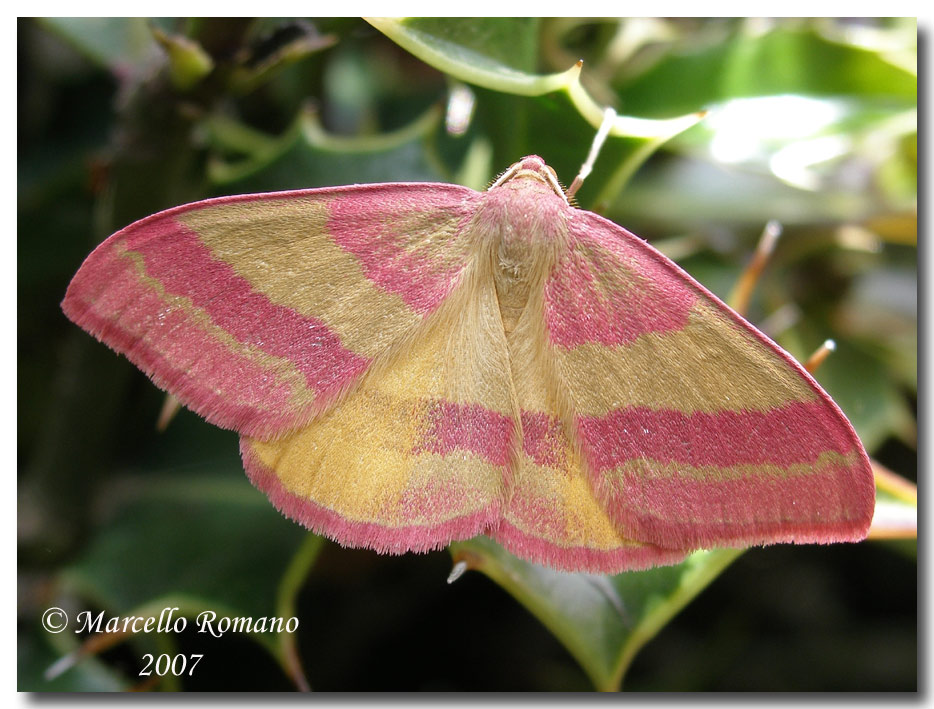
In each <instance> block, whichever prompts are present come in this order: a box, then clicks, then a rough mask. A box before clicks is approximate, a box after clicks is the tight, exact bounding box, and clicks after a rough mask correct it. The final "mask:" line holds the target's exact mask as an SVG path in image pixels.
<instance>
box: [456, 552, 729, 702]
mask: <svg viewBox="0 0 934 709" xmlns="http://www.w3.org/2000/svg"><path fill="white" fill-rule="evenodd" d="M450 550H451V555H452V556H453V557H454V561H455V562H458V561H465V562H466V563H467V565H468V567H469V568H471V569H476V570H478V571H482V572H483V573H484V574H486V575H487V576H489V577H490V578H491V579H492V580H493V581H495V582H496V583H497V584H499V585H500V586H502V587H503V588H505V589H506V590H507V591H508V592H509V593H510V594H512V595H513V596H514V597H515V598H516V600H518V601H519V602H520V603H522V605H524V606H525V607H526V608H528V610H529V611H531V612H532V613H533V614H534V615H535V616H536V617H537V618H538V619H539V620H540V621H541V622H542V623H543V624H544V625H545V626H546V627H547V628H548V629H549V630H550V631H551V632H552V633H554V635H555V637H557V638H558V639H559V640H560V641H561V642H562V643H563V644H564V646H565V647H566V648H567V649H568V651H569V652H570V653H571V654H572V655H573V656H574V658H575V659H576V660H577V661H578V662H579V663H580V665H581V667H582V668H583V669H584V671H585V672H586V673H587V675H588V676H589V677H590V679H591V681H592V682H593V684H594V686H595V687H596V688H597V689H599V690H602V691H613V690H616V689H619V688H620V684H621V682H622V680H623V676H624V674H625V672H626V669H627V668H628V667H629V664H630V662H631V661H632V659H633V657H635V654H636V652H637V651H638V650H639V649H640V648H641V647H642V646H643V645H644V644H645V643H646V642H648V641H649V640H650V639H651V638H652V637H654V635H655V634H656V633H657V632H658V631H659V630H660V629H661V628H662V627H663V626H664V625H665V623H667V622H668V621H669V620H671V618H672V617H673V616H674V615H675V614H676V613H677V612H678V611H680V610H681V609H682V608H683V607H684V606H685V605H687V603H688V602H689V601H690V600H691V599H692V598H694V597H695V596H696V595H697V594H698V593H700V592H701V591H702V590H703V589H704V588H705V587H706V586H707V585H708V584H709V583H710V582H711V581H712V580H713V579H714V578H716V577H717V575H719V574H720V572H722V571H723V570H724V569H725V568H726V567H727V566H728V565H729V564H730V563H731V562H732V561H733V560H734V559H736V557H738V556H739V555H740V554H741V553H742V550H740V549H718V550H715V551H709V552H707V551H705V552H696V553H694V554H692V555H691V556H690V557H688V559H687V560H686V561H684V562H682V563H681V564H678V565H676V566H662V567H658V568H654V569H649V570H647V571H632V572H629V573H624V574H619V575H617V576H598V575H594V574H570V573H564V572H560V571H554V570H552V569H549V568H546V567H544V566H539V565H538V564H533V563H530V562H527V561H523V560H521V559H518V558H517V557H515V556H513V555H512V554H510V553H509V552H507V551H506V550H505V549H503V548H502V547H501V546H499V545H498V544H497V543H496V542H494V541H492V540H491V539H489V538H487V537H476V538H474V539H470V540H468V541H465V542H457V543H455V544H452V545H451V547H450Z"/></svg>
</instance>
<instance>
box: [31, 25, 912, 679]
mask: <svg viewBox="0 0 934 709" xmlns="http://www.w3.org/2000/svg"><path fill="white" fill-rule="evenodd" d="M376 28H378V29H379V31H377V29H376ZM18 35H19V36H18V40H19V41H18V60H19V62H18V72H19V81H18V126H19V127H18V130H19V133H18V141H19V164H18V179H19V186H18V216H19V220H18V224H19V238H18V255H17V258H18V295H19V298H18V309H19V311H18V325H17V328H18V359H19V365H18V387H19V408H18V424H19V425H18V441H17V443H18V453H19V455H18V462H19V478H18V479H19V518H18V527H19V574H20V604H19V609H18V620H19V623H18V627H19V688H20V689H22V690H93V689H96V690H119V689H128V688H131V687H134V686H142V687H143V688H155V689H166V690H173V689H174V690H177V689H187V690H192V689H217V690H226V689H248V690H276V689H288V688H290V687H291V688H295V687H303V686H304V683H305V682H306V681H308V682H310V685H311V686H312V687H313V688H314V689H321V690H416V689H421V690H448V689H452V690H504V689H508V690H511V689H526V690H535V689H539V690H569V689H588V688H594V687H596V688H598V689H614V688H617V687H618V686H619V685H620V682H621V681H622V679H623V676H624V675H625V687H626V688H627V689H633V690H639V689H642V690H913V689H915V688H916V686H917V679H916V674H917V663H916V660H917V656H916V649H917V635H916V604H917V598H916V573H917V572H916V562H915V555H914V548H913V546H912V544H913V543H912V542H908V545H907V546H906V544H904V543H898V544H896V543H894V542H867V543H863V544H861V545H857V546H834V547H774V548H769V549H762V550H754V551H751V552H747V553H745V554H743V555H741V556H740V555H739V554H738V553H737V552H730V551H718V552H712V553H701V554H697V555H694V556H692V557H691V558H690V559H689V560H688V561H687V562H685V563H684V564H682V565H679V566H676V567H669V568H664V569H656V570H650V571H646V572H639V573H631V574H621V575H619V576H616V577H611V578H605V577H594V576H589V575H583V574H581V575H573V574H559V573H556V572H552V571H550V570H547V569H543V568H541V567H538V566H535V565H532V564H527V563H525V562H522V561H519V560H517V559H515V558H514V557H512V556H511V555H509V554H507V553H505V552H504V551H503V550H502V549H501V548H500V547H498V546H497V545H495V544H494V543H492V542H491V541H490V540H488V539H484V538H481V539H477V540H469V541H466V542H462V543H458V544H456V545H453V546H452V549H451V553H452V555H453V557H454V559H465V560H469V561H470V566H471V567H472V568H474V569H477V570H479V571H481V572H483V574H484V575H480V574H471V573H469V574H467V576H466V577H465V578H463V579H461V580H459V581H457V582H456V583H455V584H453V585H452V586H450V587H448V586H447V585H445V584H444V578H445V577H446V575H447V572H448V570H449V568H450V563H451V557H450V556H448V555H447V554H445V553H442V552H437V553H433V554H428V555H424V556H415V555H407V556H404V557H379V556H378V555H376V554H373V553H370V552H367V551H354V550H343V549H340V548H339V547H337V546H336V545H334V544H331V543H329V542H326V541H324V540H321V539H320V538H317V537H315V536H313V535H309V534H308V533H307V532H305V531H304V530H303V529H301V528H300V527H298V526H297V525H295V524H293V523H291V522H289V521H287V520H285V519H284V518H282V517H280V516H279V515H278V513H277V512H276V511H275V510H274V509H273V507H272V506H271V505H270V504H269V503H268V502H267V500H266V499H265V497H264V496H263V495H262V494H261V493H259V492H257V491H255V490H254V489H253V488H252V487H251V486H250V485H249V483H248V482H247V481H246V479H245V476H244V475H243V474H242V470H241V466H240V462H239V457H238V455H237V445H236V436H235V435H234V434H232V433H230V432H224V431H219V430H217V429H214V428H213V427H211V426H209V425H207V424H205V423H204V422H203V421H201V420H199V419H198V418H197V417H195V416H193V415H191V414H189V413H187V412H183V413H182V414H180V415H179V416H178V418H177V420H175V421H174V422H173V423H172V425H171V426H170V427H169V429H168V431H167V432H166V433H165V434H158V433H156V431H155V429H154V426H153V422H154V421H155V419H156V416H157V413H158V410H159V407H160V405H161V402H162V398H161V394H160V393H159V392H158V391H156V390H155V389H154V388H153V387H152V386H151V384H150V383H149V382H148V381H147V380H146V379H145V377H143V376H142V375H140V374H139V373H138V372H136V371H135V370H134V368H133V367H132V366H130V365H129V364H128V363H127V362H126V361H124V360H121V359H119V358H117V357H116V356H115V355H113V354H112V353H111V352H109V351H108V350H107V349H106V348H104V347H103V346H101V345H99V344H98V343H96V342H94V341H93V340H92V339H91V338H90V337H88V336H87V335H86V334H84V333H82V332H80V331H78V330H77V328H75V327H73V326H71V325H70V324H69V323H68V322H67V321H66V320H65V318H64V317H63V316H62V314H61V312H60V310H59V309H58V303H59V301H60V299H61V297H62V295H63V294H64V290H65V287H66V285H67V283H68V280H69V279H70V277H71V275H72V274H73V273H74V271H75V270H76V269H77V267H78V265H79V264H80V263H81V260H82V259H83V258H84V256H85V255H86V254H87V253H88V252H89V251H90V250H91V249H92V248H93V246H94V245H95V244H97V243H98V242H100V241H101V240H102V239H103V238H105V237H106V236H108V235H109V234H110V233H111V232H113V231H115V230H117V229H119V228H120V227H123V226H125V225H126V224H128V223H130V222H131V221H133V220H135V219H138V218H140V217H143V216H146V215H147V214H149V213H152V212H155V211H157V210H159V209H162V208H167V207H171V206H174V205H176V204H180V203H183V202H187V201H192V200H195V199H198V198H203V197H207V196H212V195H219V194H232V193H239V192H249V191H261V190H276V189H290V188H301V187H314V186H325V185H337V184H347V183H355V182H395V181H407V180H427V181H451V182H460V183H462V184H466V185H469V186H471V187H474V188H476V189H482V188H483V186H484V185H485V184H488V182H489V181H490V180H491V179H493V178H494V177H495V176H496V174H497V172H498V171H501V170H503V169H505V168H506V167H507V166H508V165H510V164H511V163H512V162H514V161H515V160H517V159H518V158H520V157H522V156H523V155H525V154H532V153H534V154H539V155H541V156H542V157H544V158H545V160H546V161H547V162H548V163H549V164H550V165H552V167H554V168H555V169H556V171H557V173H558V175H559V177H560V178H561V179H562V180H563V181H564V182H565V183H566V184H567V183H570V181H571V179H572V178H573V177H574V175H575V174H576V172H577V169H578V168H579V166H580V164H581V163H582V162H583V160H584V157H585V156H586V154H587V150H588V148H589V145H590V142H591V140H592V138H593V135H594V133H595V131H596V129H597V127H598V125H599V122H600V113H601V107H603V106H607V105H608V106H612V107H613V108H615V109H616V110H617V112H618V113H619V114H621V116H622V117H621V118H620V119H618V121H617V123H615V124H614V127H613V130H612V131H611V135H610V138H609V139H608V142H607V144H606V146H605V148H604V150H603V152H602V153H601V155H600V157H599V158H598V160H597V162H596V165H595V168H594V172H593V174H592V175H591V176H590V177H589V178H588V180H587V182H586V183H585V185H584V187H583V188H582V189H581V191H580V193H579V194H578V199H579V202H580V205H581V206H582V207H584V208H590V209H598V210H600V211H602V212H603V213H605V214H606V215H607V216H609V217H610V218H612V219H614V220H616V221H617V222H619V223H621V224H624V225H626V226H627V227H628V228H630V229H632V230H634V231H635V232H636V233H639V234H640V235H641V236H643V237H644V238H647V239H649V240H651V241H652V242H653V243H654V244H655V245H656V246H658V247H659V248H661V249H662V250H663V251H665V252H667V253H668V254H669V255H671V256H672V257H673V258H675V259H676V260H677V261H678V262H679V263H680V264H681V265H682V266H684V267H685V268H686V269H687V270H688V271H690V272H691V273H692V274H693V275H695V277H697V278H698V279H699V280H700V281H701V282H702V283H704V284H705V285H706V286H707V287H709V288H710V289H711V290H713V291H714V292H715V293H717V294H718V295H720V296H722V297H726V295H727V294H728V293H729V291H730V289H731V288H732V286H733V284H734V283H735V281H736V278H737V276H738V274H739V272H740V270H741V269H742V266H743V264H744V263H745V261H746V260H747V258H748V256H749V254H750V253H751V251H752V249H753V248H754V245H755V240H756V238H757V236H758V233H759V232H760V231H761V229H762V227H763V226H764V224H765V223H766V222H767V221H768V220H770V219H779V220H780V221H782V222H783V224H784V226H785V234H784V236H783V238H782V240H781V242H780V244H779V247H778V250H777V252H776V254H775V256H774V258H773V259H772V262H771V263H770V265H769V267H768V269H767V271H766V273H765V276H764V277H763V278H762V280H761V282H760V284H759V287H758V289H757V291H756V294H755V298H754V300H753V303H752V306H751V311H750V314H749V315H750V318H751V319H752V320H753V321H754V322H757V323H759V324H760V325H761V326H762V327H763V329H765V330H766V331H767V332H768V333H769V334H770V335H772V336H773V337H774V338H776V339H777V340H778V342H780V343H781V344H782V345H783V346H784V347H785V348H786V349H788V350H789V351H790V352H791V353H792V354H793V355H794V356H796V357H798V358H799V359H804V358H806V357H807V356H808V355H809V354H810V352H811V351H813V350H814V349H815V348H816V347H817V346H818V345H819V344H820V343H821V342H822V341H823V340H824V339H826V338H828V337H832V338H834V339H835V340H836V342H837V344H838V351H837V353H836V354H834V355H833V356H832V357H831V358H830V359H829V360H828V362H827V363H826V364H825V365H824V366H823V368H822V369H821V370H820V372H819V373H818V379H819V380H820V381H821V383H822V384H823V385H824V386H825V388H827V389H828V391H829V392H830V393H831V394H832V395H833V396H834V398H835V399H836V400H837V402H838V403H839V404H840V406H841V407H842V408H843V410H844V411H845V412H846V414H847V415H848V416H849V417H850V419H851V420H852V422H853V424H854V426H855V427H856V429H857V431H858V433H859V434H860V436H861V438H862V439H863V441H864V443H865V445H866V447H867V449H868V450H869V451H870V454H871V455H873V456H874V457H876V458H878V459H879V460H880V461H881V462H882V463H884V464H885V465H887V466H888V467H890V468H891V469H893V470H895V471H896V472H898V473H900V474H902V475H903V476H905V477H907V478H909V479H912V480H913V479H916V476H917V454H916V399H917V324H916V323H917V268H916V246H917V243H916V241H917V236H916V234H917V217H916V189H917V118H916V103H917V97H916V92H917V78H916V77H917V68H916V62H917V59H916V57H917V28H916V26H915V24H914V22H913V21H912V20H905V19H893V20H878V19H874V20H859V19H855V20H854V19H851V20H835V19H821V20H790V19H783V20H764V19H728V18H716V19H700V18H692V19H682V20H677V19H666V20H662V19H654V18H635V19H629V20H619V19H597V20H594V19H590V20H583V19H575V18H552V19H547V20H545V19H541V20H540V19H529V18H524V19H508V18H497V19H474V20H463V19H462V20H456V21H452V20H439V19H435V20H405V21H398V20H380V21H374V22H373V23H372V24H368V23H366V22H364V21H362V20H356V19H339V18H329V19H324V20H285V19H283V20H272V19H264V20H247V19H228V20H223V19H202V20H173V19H159V20H143V19H93V18H81V19H65V18H57V19H46V20H42V21H35V20H21V21H20V22H19V25H18ZM581 58H583V60H584V64H583V69H582V71H580V72H579V79H578V78H577V76H578V71H577V70H573V69H572V67H573V66H574V64H575V63H576V62H577V60H578V59H581ZM465 89H466V91H465ZM454 96H460V97H464V96H469V97H472V104H470V103H468V104H456V103H454V102H453V101H452V97H454ZM458 106H460V107H459V108H458ZM457 111H464V114H463V115H461V118H460V120H461V121H463V122H464V124H465V128H464V130H463V132H461V131H460V129H456V128H455V127H453V126H452V120H453V119H455V118H456V117H457V115H456V112H457ZM701 111H705V112H706V115H705V116H704V118H703V120H699V119H700V118H701V116H700V114H699V113H698V112H701ZM679 116H680V117H682V120H681V121H680V122H678V120H677V119H678V117H679ZM633 119H637V120H633ZM638 119H652V120H646V121H642V120H638ZM672 119H675V121H674V122H672ZM736 557H738V559H736ZM734 559H736V560H735V561H734ZM727 568H728V570H727V571H726V572H725V573H723V572H724V570H725V569H727ZM721 573H722V575H720V574H721ZM718 576H719V578H718ZM715 578H716V579H717V580H716V582H715V583H714V584H713V585H712V586H710V588H709V589H708V590H707V591H706V592H705V593H704V594H703V595H701V596H698V594H699V593H700V591H701V590H702V589H703V588H705V587H706V586H707V585H708V584H709V583H710V582H711V581H713V580H714V579H715ZM503 591H506V592H507V593H504V592H503ZM508 594H511V596H512V597H510V595H508ZM513 598H515V599H516V600H518V602H519V604H521V606H525V607H526V608H527V609H528V610H529V611H531V614H528V613H526V612H525V611H524V610H523V609H522V607H521V606H520V605H518V604H517V603H516V602H515V601H514V600H513ZM52 605H55V606H60V607H62V608H64V609H65V610H66V611H68V612H70V613H74V612H77V611H79V610H83V609H92V610H95V611H100V610H105V611H106V613H107V615H108V616H110V615H116V614H119V615H130V614H134V613H135V614H146V613H151V612H154V613H155V614H156V615H158V611H159V610H160V609H161V608H163V607H175V606H177V607H179V608H180V612H181V613H183V614H189V615H191V616H192V617H193V616H194V615H196V614H197V612H198V611H199V610H203V609H214V610H216V611H218V613H219V614H220V613H222V612H229V613H231V614H233V615H253V616H263V615H271V614H278V615H291V614H293V613H294V614H295V615H297V616H298V617H299V618H300V620H301V624H300V628H299V630H298V632H297V633H296V634H295V635H294V636H293V635H289V634H283V635H282V636H279V637H277V636H270V635H262V636H254V635H249V636H235V637H231V636H225V637H224V638H221V639H212V638H205V637H203V635H199V634H197V633H193V632H186V633H182V634H180V635H178V636H175V635H171V634H170V635H159V636H154V635H145V634H141V635H137V636H133V637H117V638H111V639H110V641H109V642H108V643H106V644H105V646H101V647H98V648H96V650H98V651H99V652H98V653H97V654H95V655H94V656H89V657H83V656H82V659H80V660H79V661H78V662H77V664H76V665H75V666H74V667H72V668H71V669H68V670H66V671H65V672H63V673H62V674H61V675H60V676H58V677H55V678H53V679H49V678H46V677H44V676H43V672H44V671H45V670H46V669H47V668H48V667H49V666H50V665H52V663H54V662H55V661H56V660H57V659H58V658H60V657H62V656H64V655H67V654H68V653H72V652H77V648H78V647H79V644H80V643H81V642H82V641H83V640H84V638H81V637H77V636H75V635H74V634H73V633H71V632H65V633H62V634H60V635H53V634H50V633H46V632H45V631H43V630H42V629H41V626H40V625H39V621H38V619H39V616H40V615H41V614H42V611H43V610H44V609H45V608H47V607H49V606H52ZM676 613H678V614H679V615H678V616H677V619H676V620H675V621H674V622H672V623H668V621H669V620H671V618H672V617H673V616H674V615H675V614H676ZM536 618H537V620H536ZM538 621H541V623H540V624H539V622H538ZM656 633H658V635H657V637H655V636H656ZM653 637H654V640H652V642H649V643H648V644H647V645H646V643H647V642H648V641H649V640H650V639H652V638H653ZM254 640H256V641H258V642H253V641H254ZM644 645H645V647H644V649H643V650H642V651H641V652H640V653H639V654H638V655H637V654H636V653H637V651H639V650H640V648H642V647H643V646H644ZM146 652H152V653H159V652H169V653H175V652H187V653H192V652H202V653H204V655H205V659H204V661H203V664H202V666H200V667H199V668H198V671H197V672H196V673H195V674H194V675H193V676H192V677H184V678H172V677H169V678H166V679H165V680H162V681H158V682H150V683H149V684H143V683H142V682H141V678H140V677H139V676H138V672H139V670H140V668H141V667H142V664H143V663H142V662H141V659H140V658H141V657H142V655H143V654H144V653H146ZM76 657H77V656H76Z"/></svg>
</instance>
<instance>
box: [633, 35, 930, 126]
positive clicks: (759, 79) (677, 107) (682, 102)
mask: <svg viewBox="0 0 934 709" xmlns="http://www.w3.org/2000/svg"><path fill="white" fill-rule="evenodd" d="M615 88H616V89H617V90H618V91H619V92H620V95H621V96H622V99H623V100H624V101H625V105H626V107H627V110H630V111H634V112H636V113H638V114H639V115H649V116H673V115H678V114H680V113H685V112H688V111H696V110H698V109H701V108H704V107H707V106H710V105H711V104H714V103H717V102H720V101H724V100H726V99H729V98H737V97H748V96H766V95H778V94H802V95H810V96H860V97H865V98H870V97H871V98H874V99H886V100H890V101H893V102H896V103H901V104H906V105H908V104H910V105H913V104H914V102H915V101H916V97H917V76H916V75H915V74H913V73H912V72H911V71H909V70H908V69H905V68H903V67H900V66H897V65H895V64H892V63H890V62H888V61H886V60H885V58H884V57H883V56H882V55H881V54H880V53H879V52H877V51H872V50H869V49H865V48H862V47H859V46H857V45H855V44H843V43H840V42H837V41H834V40H831V39H829V38H828V37H826V36H825V35H824V34H822V33H820V32H819V31H818V29H817V28H815V27H813V26H809V27H805V28H800V29H799V28H797V27H785V26H778V27H775V28H774V29H767V30H766V31H765V32H764V33H760V32H758V31H756V30H755V29H753V28H751V27H746V28H744V29H741V30H740V31H739V32H736V33H733V34H731V35H730V36H729V37H728V38H727V39H726V40H725V41H719V42H711V43H708V44H706V45H704V46H701V47H699V48H694V49H691V48H678V47H673V48H672V49H671V51H670V52H669V54H668V55H667V56H665V58H664V59H662V60H660V61H658V62H657V63H656V64H654V65H653V66H652V67H651V68H650V69H648V70H647V71H645V72H643V73H641V74H639V75H637V76H636V77H634V78H631V79H620V80H619V81H618V82H617V83H616V84H615Z"/></svg>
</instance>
